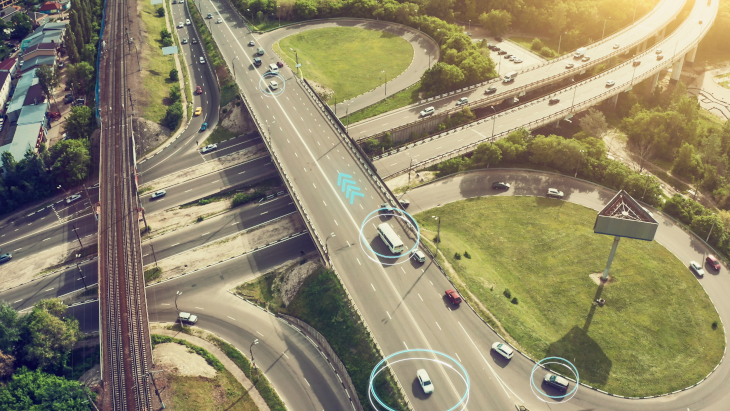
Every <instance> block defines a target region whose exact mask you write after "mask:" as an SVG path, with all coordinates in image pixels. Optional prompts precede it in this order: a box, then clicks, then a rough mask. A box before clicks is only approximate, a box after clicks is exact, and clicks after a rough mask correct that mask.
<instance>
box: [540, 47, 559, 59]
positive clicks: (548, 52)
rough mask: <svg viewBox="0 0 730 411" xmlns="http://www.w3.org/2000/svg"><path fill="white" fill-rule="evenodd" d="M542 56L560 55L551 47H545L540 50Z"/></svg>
mask: <svg viewBox="0 0 730 411" xmlns="http://www.w3.org/2000/svg"><path fill="white" fill-rule="evenodd" d="M540 54H541V55H542V56H544V57H555V56H557V55H558V53H556V52H555V51H554V50H553V49H551V48H550V47H543V48H541V49H540Z"/></svg>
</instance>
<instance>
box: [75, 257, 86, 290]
mask: <svg viewBox="0 0 730 411" xmlns="http://www.w3.org/2000/svg"><path fill="white" fill-rule="evenodd" d="M76 268H77V269H78V270H79V278H81V282H83V283H84V290H87V287H86V279H85V278H84V276H83V275H82V274H83V273H82V272H81V267H79V263H78V262H76Z"/></svg>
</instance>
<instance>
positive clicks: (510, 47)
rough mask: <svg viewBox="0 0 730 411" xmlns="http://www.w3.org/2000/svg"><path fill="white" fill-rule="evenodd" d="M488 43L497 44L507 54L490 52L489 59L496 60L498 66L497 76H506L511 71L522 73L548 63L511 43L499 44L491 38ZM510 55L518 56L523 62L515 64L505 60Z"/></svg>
mask: <svg viewBox="0 0 730 411" xmlns="http://www.w3.org/2000/svg"><path fill="white" fill-rule="evenodd" d="M487 41H489V43H491V44H495V45H496V46H497V47H499V48H500V49H502V50H504V51H506V52H507V54H503V55H499V54H498V52H496V51H492V50H490V53H489V57H491V58H492V60H494V64H495V65H496V66H497V69H498V72H497V74H499V76H500V77H501V76H504V75H505V74H507V73H509V72H510V71H520V70H524V69H526V68H527V67H529V66H531V65H533V64H542V63H545V62H546V60H545V59H543V58H540V57H537V56H536V55H534V54H532V53H531V52H529V51H527V50H525V49H523V48H522V47H520V46H518V45H517V44H514V43H512V42H510V41H502V42H497V41H496V40H494V39H491V38H490V39H487ZM510 54H511V55H513V56H517V57H518V58H519V59H520V60H522V63H515V62H513V61H510V60H509V59H506V58H504V56H506V55H510ZM498 59H499V60H498Z"/></svg>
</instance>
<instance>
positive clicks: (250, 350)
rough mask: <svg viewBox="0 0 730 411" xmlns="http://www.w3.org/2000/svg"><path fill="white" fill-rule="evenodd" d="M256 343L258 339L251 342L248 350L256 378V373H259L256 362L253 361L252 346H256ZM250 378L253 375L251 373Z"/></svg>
mask: <svg viewBox="0 0 730 411" xmlns="http://www.w3.org/2000/svg"><path fill="white" fill-rule="evenodd" d="M258 343H259V339H258V338H257V339H255V340H253V342H252V343H251V346H250V347H249V348H248V350H249V353H250V354H251V364H253V370H254V372H255V373H256V375H257V376H258V373H259V372H258V369H257V368H256V361H255V360H254V359H253V346H254V345H256V344H258ZM251 377H253V373H251ZM252 379H253V378H252ZM254 384H256V383H254Z"/></svg>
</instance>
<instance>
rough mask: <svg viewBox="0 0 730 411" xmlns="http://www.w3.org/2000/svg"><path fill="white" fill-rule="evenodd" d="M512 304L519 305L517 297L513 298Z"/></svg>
mask: <svg viewBox="0 0 730 411" xmlns="http://www.w3.org/2000/svg"><path fill="white" fill-rule="evenodd" d="M512 304H514V305H517V297H515V298H513V299H512Z"/></svg>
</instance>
